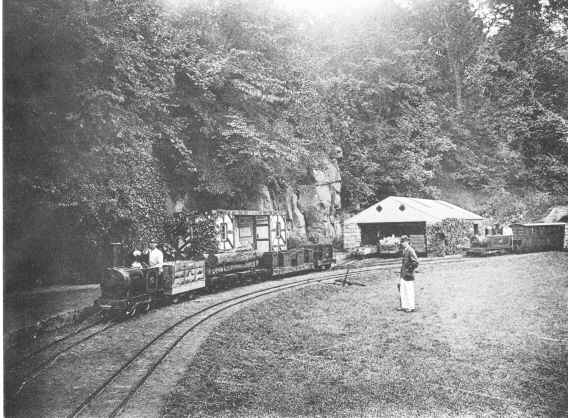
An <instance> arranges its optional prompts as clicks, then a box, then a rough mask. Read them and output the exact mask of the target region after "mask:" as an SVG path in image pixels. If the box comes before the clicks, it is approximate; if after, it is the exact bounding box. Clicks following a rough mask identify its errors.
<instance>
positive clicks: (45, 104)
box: [4, 0, 568, 284]
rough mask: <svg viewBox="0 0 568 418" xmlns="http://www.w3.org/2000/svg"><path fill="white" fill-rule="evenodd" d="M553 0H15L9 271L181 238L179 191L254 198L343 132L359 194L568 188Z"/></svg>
mask: <svg viewBox="0 0 568 418" xmlns="http://www.w3.org/2000/svg"><path fill="white" fill-rule="evenodd" d="M478 3H479V2H478ZM541 3H542V2H539V1H537V0H522V1H521V0H494V1H492V2H491V3H489V2H488V3H487V4H484V3H483V2H481V5H482V6H484V7H483V8H481V9H477V10H476V9H474V8H473V6H472V5H471V4H470V3H469V2H468V1H467V0H457V1H454V0H452V1H450V0H414V1H412V2H396V1H391V0H383V1H381V2H378V3H377V5H376V6H367V7H365V8H362V9H354V10H351V9H350V11H349V12H348V13H347V12H346V11H345V10H343V11H341V12H340V13H339V14H337V13H329V14H325V13H322V14H319V15H317V16H316V15H313V16H309V15H306V14H304V13H300V12H298V11H294V10H292V9H288V8H286V7H285V6H284V5H283V4H284V3H282V2H275V1H270V0H250V1H246V0H227V1H222V2H221V1H219V2H208V1H198V0H195V1H187V2H181V1H178V2H174V1H168V0H116V1H110V0H87V1H78V0H66V1H62V0H25V1H21V2H16V1H13V0H11V1H8V2H7V3H6V7H5V17H6V19H5V27H4V36H5V43H4V45H5V50H4V54H5V56H4V63H5V73H4V74H5V90H4V91H5V96H4V109H5V114H4V150H5V154H4V155H5V158H4V167H5V173H4V174H5V177H4V178H5V199H4V202H5V221H4V227H5V244H6V245H5V251H6V266H5V272H6V273H7V274H8V277H10V278H12V279H14V280H16V282H18V283H26V284H29V283H32V282H34V281H37V280H45V281H51V280H54V278H55V280H75V281H76V280H92V279H93V278H95V277H96V276H97V274H98V271H97V269H98V267H100V266H102V265H104V259H105V254H104V251H103V249H104V248H106V246H107V244H108V243H109V242H111V241H114V240H119V241H123V242H128V243H130V244H131V245H132V246H138V247H140V246H143V244H144V242H146V241H147V240H148V239H149V238H150V237H152V236H155V237H158V238H160V239H167V238H168V234H169V233H168V232H167V231H168V230H167V228H166V229H164V225H166V226H167V225H169V222H170V216H171V210H170V211H168V205H167V202H171V201H172V200H174V201H175V200H176V199H178V198H183V197H184V196H186V195H188V194H190V195H191V196H192V198H193V199H192V202H193V205H194V207H193V209H197V210H202V209H211V208H214V207H233V208H235V207H243V206H244V205H245V202H246V201H248V200H249V199H250V198H251V197H252V196H253V195H254V194H255V193H257V191H258V190H259V189H260V188H261V187H262V186H267V187H268V188H269V190H270V191H271V192H272V193H273V194H278V193H279V191H281V190H283V189H285V188H287V187H290V186H291V187H292V188H293V187H294V186H295V185H296V184H297V183H298V182H302V181H305V174H306V171H307V169H308V168H310V167H311V168H314V167H317V166H318V164H319V163H320V162H321V161H322V157H323V156H325V155H327V153H328V152H329V150H330V149H332V147H333V146H337V145H339V146H341V147H342V148H343V151H344V158H343V160H342V161H341V163H340V165H341V170H342V176H343V196H342V199H343V204H344V206H346V207H347V208H351V207H355V206H356V205H358V204H363V205H364V204H366V203H369V202H372V201H375V200H377V199H379V198H382V197H384V196H387V195H391V194H404V195H412V196H423V197H436V196H440V195H444V193H447V190H450V189H451V190H455V189H462V190H468V192H471V193H476V196H482V197H483V196H486V197H487V199H486V200H483V201H479V203H478V204H477V207H470V208H471V209H477V210H484V211H485V213H486V214H488V215H493V216H495V217H497V218H499V220H501V221H503V220H508V219H513V218H517V219H520V218H522V217H523V216H524V217H530V216H538V215H540V212H539V211H541V210H542V209H543V208H545V207H547V205H551V204H553V203H558V202H562V201H563V200H566V196H567V195H568V47H567V43H566V39H567V38H566V37H567V19H568V7H567V6H566V5H565V2H563V1H559V0H558V1H557V0H550V1H548V2H546V3H545V4H544V5H543V4H541ZM476 4H477V3H476ZM457 203H460V202H457ZM170 206H171V204H170ZM89 273H91V276H89Z"/></svg>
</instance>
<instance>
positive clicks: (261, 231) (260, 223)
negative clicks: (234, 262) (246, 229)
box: [254, 216, 270, 251]
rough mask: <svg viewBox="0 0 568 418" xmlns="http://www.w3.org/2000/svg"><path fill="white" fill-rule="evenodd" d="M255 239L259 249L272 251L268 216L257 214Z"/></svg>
mask: <svg viewBox="0 0 568 418" xmlns="http://www.w3.org/2000/svg"><path fill="white" fill-rule="evenodd" d="M254 221H255V241H256V249H257V250H259V251H270V228H269V224H268V216H255V219H254Z"/></svg>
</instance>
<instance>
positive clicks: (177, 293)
mask: <svg viewBox="0 0 568 418" xmlns="http://www.w3.org/2000/svg"><path fill="white" fill-rule="evenodd" d="M214 216H216V229H217V232H218V237H217V244H218V250H219V252H218V253H216V254H209V255H208V256H207V257H206V258H205V259H203V260H176V261H170V262H165V263H164V264H163V266H162V271H161V272H160V269H159V268H158V267H142V268H136V267H117V266H114V267H109V268H107V269H106V270H105V272H104V274H103V278H102V281H101V297H100V298H99V299H97V301H96V304H97V305H98V306H99V307H100V308H101V310H102V311H103V313H123V314H127V315H135V314H136V313H137V312H143V311H149V310H150V309H151V306H152V305H153V304H155V303H159V302H164V301H165V302H167V301H170V302H173V303H175V302H177V301H178V300H180V299H182V298H184V297H187V296H189V295H191V294H192V293H193V292H195V291H197V290H199V289H205V290H206V291H212V290H215V289H216V288H218V287H220V286H223V285H227V284H231V283H238V282H240V281H242V280H263V279H270V278H279V277H283V276H287V275H292V274H299V273H306V272H310V271H314V270H321V269H328V268H331V266H332V264H333V263H334V262H335V260H334V258H333V247H332V245H331V244H311V245H304V246H302V247H300V248H293V249H287V240H286V230H285V224H284V222H283V219H282V217H281V216H280V215H278V214H274V213H268V212H256V211H254V212H253V211H219V212H215V213H214ZM251 247H252V249H251Z"/></svg>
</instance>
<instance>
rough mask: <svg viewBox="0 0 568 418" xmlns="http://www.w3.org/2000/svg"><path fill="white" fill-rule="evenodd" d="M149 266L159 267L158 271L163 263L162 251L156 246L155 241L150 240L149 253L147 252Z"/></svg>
mask: <svg viewBox="0 0 568 418" xmlns="http://www.w3.org/2000/svg"><path fill="white" fill-rule="evenodd" d="M148 264H150V267H159V271H160V273H161V272H162V266H163V265H164V253H162V251H160V249H159V248H158V247H157V244H156V241H150V253H149V254H148Z"/></svg>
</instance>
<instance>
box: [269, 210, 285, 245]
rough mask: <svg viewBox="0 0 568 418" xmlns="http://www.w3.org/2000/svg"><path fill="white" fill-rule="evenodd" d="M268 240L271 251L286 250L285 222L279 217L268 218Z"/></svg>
mask: <svg viewBox="0 0 568 418" xmlns="http://www.w3.org/2000/svg"><path fill="white" fill-rule="evenodd" d="M270 239H271V241H272V251H284V250H286V222H285V221H284V218H283V217H282V216H280V215H273V216H271V217H270Z"/></svg>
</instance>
